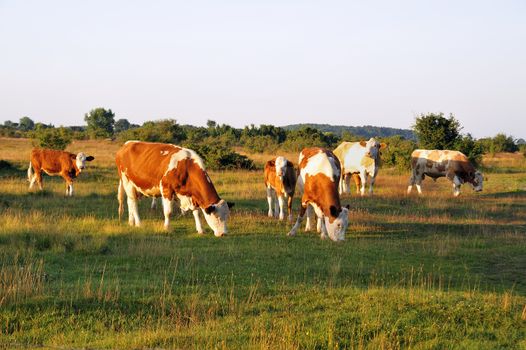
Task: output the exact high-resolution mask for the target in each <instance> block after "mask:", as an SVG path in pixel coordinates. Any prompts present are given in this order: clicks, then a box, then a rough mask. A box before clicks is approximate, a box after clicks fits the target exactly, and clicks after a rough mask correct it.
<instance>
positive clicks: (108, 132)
mask: <svg viewBox="0 0 526 350" xmlns="http://www.w3.org/2000/svg"><path fill="white" fill-rule="evenodd" d="M84 121H85V122H86V123H87V124H88V128H87V130H88V134H89V135H90V137H91V138H95V139H96V138H105V137H111V136H112V135H113V124H114V123H115V113H113V112H112V111H111V109H108V110H105V109H104V108H102V107H99V108H95V109H92V110H91V111H90V112H89V113H86V114H85V115H84Z"/></svg>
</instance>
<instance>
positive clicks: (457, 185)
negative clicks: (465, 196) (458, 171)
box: [453, 175, 462, 197]
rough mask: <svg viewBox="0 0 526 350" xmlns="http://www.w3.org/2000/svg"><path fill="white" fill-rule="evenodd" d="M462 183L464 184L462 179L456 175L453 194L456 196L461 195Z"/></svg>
mask: <svg viewBox="0 0 526 350" xmlns="http://www.w3.org/2000/svg"><path fill="white" fill-rule="evenodd" d="M460 185H462V181H461V180H460V179H459V178H458V176H456V175H455V177H454V178H453V195H454V196H455V197H458V196H460Z"/></svg>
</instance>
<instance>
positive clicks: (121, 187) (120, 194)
mask: <svg viewBox="0 0 526 350" xmlns="http://www.w3.org/2000/svg"><path fill="white" fill-rule="evenodd" d="M117 199H118V200H119V221H120V220H121V217H122V214H123V213H124V184H123V183H122V179H119V189H118V190H117Z"/></svg>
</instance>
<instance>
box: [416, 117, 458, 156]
mask: <svg viewBox="0 0 526 350" xmlns="http://www.w3.org/2000/svg"><path fill="white" fill-rule="evenodd" d="M413 130H414V132H415V134H416V137H417V139H418V144H419V146H420V147H421V148H425V149H452V148H454V146H455V143H456V142H458V141H459V140H460V138H461V135H460V130H462V127H461V126H460V123H459V122H458V120H456V119H455V117H454V116H453V114H450V115H449V118H445V117H444V113H439V114H434V113H429V114H427V115H424V114H421V115H420V117H417V118H416V120H415V124H414V125H413Z"/></svg>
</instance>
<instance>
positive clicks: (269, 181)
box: [265, 156, 296, 222]
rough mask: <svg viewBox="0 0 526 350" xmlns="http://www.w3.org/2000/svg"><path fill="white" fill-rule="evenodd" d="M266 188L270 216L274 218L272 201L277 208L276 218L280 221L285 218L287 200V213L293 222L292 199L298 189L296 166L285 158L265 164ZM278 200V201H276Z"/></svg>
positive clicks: (277, 158) (275, 159)
mask: <svg viewBox="0 0 526 350" xmlns="http://www.w3.org/2000/svg"><path fill="white" fill-rule="evenodd" d="M265 187H266V188H267V201H268V216H269V217H273V216H274V211H273V208H272V200H273V199H274V204H275V207H276V216H277V215H278V203H279V220H283V219H284V217H285V213H284V209H283V207H284V206H285V199H287V210H288V211H287V212H288V218H289V221H290V222H292V198H293V197H294V191H295V189H296V172H295V171H294V165H293V164H292V163H291V162H289V161H288V160H287V159H286V158H285V157H281V156H280V157H276V158H274V159H271V160H269V161H268V162H267V163H266V164H265ZM276 198H277V201H276Z"/></svg>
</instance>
